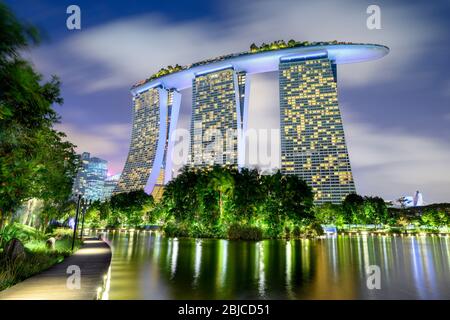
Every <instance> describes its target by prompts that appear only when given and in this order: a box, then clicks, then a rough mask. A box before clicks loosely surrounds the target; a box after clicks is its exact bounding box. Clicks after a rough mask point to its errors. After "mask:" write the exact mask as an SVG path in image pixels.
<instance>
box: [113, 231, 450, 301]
mask: <svg viewBox="0 0 450 320" xmlns="http://www.w3.org/2000/svg"><path fill="white" fill-rule="evenodd" d="M107 237H108V239H109V241H110V243H111V245H112V248H113V261H112V266H111V274H110V276H111V278H110V281H109V283H108V287H109V292H108V293H107V296H108V297H109V299H255V298H256V299H277V298H278V299H450V252H449V242H450V239H449V238H445V237H437V236H432V237H411V236H409V237H390V236H371V235H363V236H351V237H350V236H337V237H336V236H335V237H329V238H327V239H321V240H289V241H286V240H265V241H260V242H246V241H227V240H213V239H184V238H166V237H164V236H162V235H161V234H159V233H157V232H131V233H130V232H110V233H108V234H107ZM369 265H378V266H379V267H380V268H381V289H380V290H376V289H375V290H369V289H367V286H366V281H367V275H366V268H367V266H369Z"/></svg>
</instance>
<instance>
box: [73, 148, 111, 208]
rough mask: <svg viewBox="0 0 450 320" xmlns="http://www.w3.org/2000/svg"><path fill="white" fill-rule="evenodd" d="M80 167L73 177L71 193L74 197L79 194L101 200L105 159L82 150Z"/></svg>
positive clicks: (104, 175) (105, 175) (85, 197)
mask: <svg viewBox="0 0 450 320" xmlns="http://www.w3.org/2000/svg"><path fill="white" fill-rule="evenodd" d="M80 160H81V164H80V169H79V171H78V173H77V176H76V178H75V181H74V184H73V188H72V190H73V191H72V194H73V196H74V197H76V196H77V195H79V194H81V195H82V197H83V198H84V199H86V200H92V201H95V200H101V199H102V198H103V187H104V182H105V179H106V177H107V171H108V169H107V163H108V162H107V161H106V160H103V159H100V158H97V157H91V155H90V153H89V152H83V153H82V155H81V157H80Z"/></svg>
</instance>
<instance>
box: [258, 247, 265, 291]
mask: <svg viewBox="0 0 450 320" xmlns="http://www.w3.org/2000/svg"><path fill="white" fill-rule="evenodd" d="M257 246H258V250H257V252H258V267H259V268H258V269H259V278H258V293H259V296H260V297H261V298H264V297H265V295H266V286H265V282H266V275H265V274H264V246H263V242H261V241H260V242H258V243H257Z"/></svg>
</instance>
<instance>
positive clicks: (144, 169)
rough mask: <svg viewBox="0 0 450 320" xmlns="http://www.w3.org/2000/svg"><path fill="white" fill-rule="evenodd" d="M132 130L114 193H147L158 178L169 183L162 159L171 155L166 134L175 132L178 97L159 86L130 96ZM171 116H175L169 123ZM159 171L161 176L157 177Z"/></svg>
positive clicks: (176, 93) (170, 170) (168, 135)
mask: <svg viewBox="0 0 450 320" xmlns="http://www.w3.org/2000/svg"><path fill="white" fill-rule="evenodd" d="M133 102H134V108H133V128H132V135H131V144H130V150H129V152H128V158H127V162H126V165H125V168H124V170H123V172H122V175H121V177H120V180H119V183H118V184H117V187H116V189H115V191H114V192H116V193H119V192H130V191H135V190H140V189H144V190H145V191H147V192H148V193H151V192H152V191H153V189H154V187H155V185H156V184H157V180H158V177H159V176H160V175H161V174H162V175H164V176H167V178H165V180H170V178H171V176H170V175H171V173H172V167H171V163H167V165H166V161H165V159H166V158H168V157H171V156H170V155H169V154H170V153H171V152H172V146H171V144H170V143H169V141H170V139H169V138H170V132H171V131H173V130H175V128H176V125H177V120H178V112H179V108H180V103H181V96H180V94H179V93H178V92H177V91H176V90H168V89H166V88H164V87H162V86H161V85H160V84H158V85H156V86H154V87H151V88H148V89H146V90H143V91H137V92H135V93H134V96H133ZM172 115H175V117H174V120H173V121H171V118H172ZM161 171H163V173H161Z"/></svg>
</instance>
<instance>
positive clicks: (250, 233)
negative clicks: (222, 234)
mask: <svg viewBox="0 0 450 320" xmlns="http://www.w3.org/2000/svg"><path fill="white" fill-rule="evenodd" d="M262 238H263V232H262V230H261V229H260V228H258V227H252V226H245V225H239V224H233V225H231V226H230V227H229V228H228V239H230V240H253V241H258V240H262Z"/></svg>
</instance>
